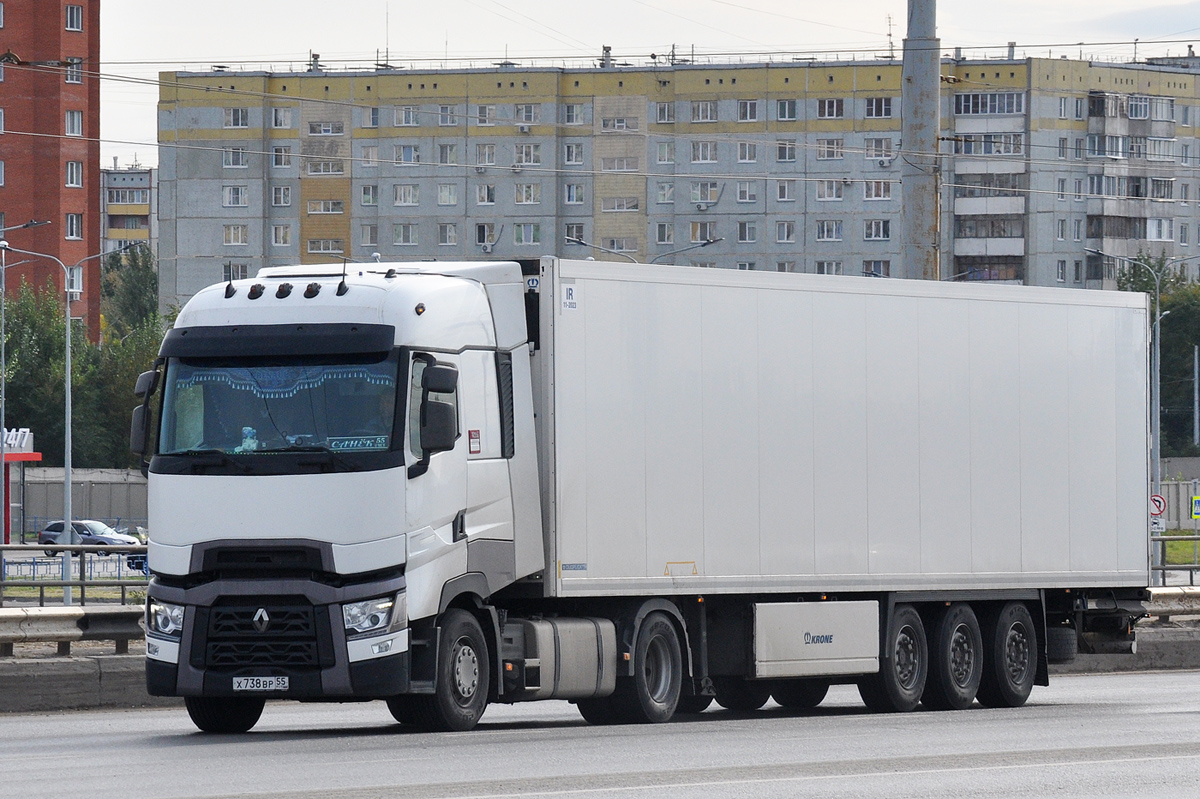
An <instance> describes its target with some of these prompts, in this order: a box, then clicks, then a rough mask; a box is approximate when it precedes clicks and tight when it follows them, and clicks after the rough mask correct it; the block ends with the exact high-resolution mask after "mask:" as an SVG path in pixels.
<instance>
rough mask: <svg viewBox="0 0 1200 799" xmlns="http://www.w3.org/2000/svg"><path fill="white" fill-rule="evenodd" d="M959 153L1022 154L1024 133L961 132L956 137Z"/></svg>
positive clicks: (957, 151) (956, 149)
mask: <svg viewBox="0 0 1200 799" xmlns="http://www.w3.org/2000/svg"><path fill="white" fill-rule="evenodd" d="M954 152H955V153H956V154H958V155H1021V154H1022V153H1024V152H1025V134H1024V133H960V134H958V135H957V136H955V137H954Z"/></svg>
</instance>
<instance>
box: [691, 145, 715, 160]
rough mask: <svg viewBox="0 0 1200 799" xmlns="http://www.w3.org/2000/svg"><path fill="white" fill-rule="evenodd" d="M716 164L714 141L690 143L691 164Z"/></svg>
mask: <svg viewBox="0 0 1200 799" xmlns="http://www.w3.org/2000/svg"><path fill="white" fill-rule="evenodd" d="M716 162H717V143H716V142H715V141H694V142H692V163H693V164H715V163H716Z"/></svg>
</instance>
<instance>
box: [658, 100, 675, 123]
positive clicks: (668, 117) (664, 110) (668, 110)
mask: <svg viewBox="0 0 1200 799" xmlns="http://www.w3.org/2000/svg"><path fill="white" fill-rule="evenodd" d="M654 121H655V122H662V123H669V122H674V121H675V104H674V103H655V104H654Z"/></svg>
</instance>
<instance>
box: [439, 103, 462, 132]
mask: <svg viewBox="0 0 1200 799" xmlns="http://www.w3.org/2000/svg"><path fill="white" fill-rule="evenodd" d="M457 124H458V106H456V105H439V106H438V125H440V126H441V127H443V128H449V127H454V126H455V125H457Z"/></svg>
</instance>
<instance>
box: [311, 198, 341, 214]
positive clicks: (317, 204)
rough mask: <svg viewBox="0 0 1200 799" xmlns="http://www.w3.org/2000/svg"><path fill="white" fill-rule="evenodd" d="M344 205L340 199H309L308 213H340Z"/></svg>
mask: <svg viewBox="0 0 1200 799" xmlns="http://www.w3.org/2000/svg"><path fill="white" fill-rule="evenodd" d="M345 211H346V205H345V203H343V202H342V201H341V200H309V201H308V212H309V213H310V214H341V213H345Z"/></svg>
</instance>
